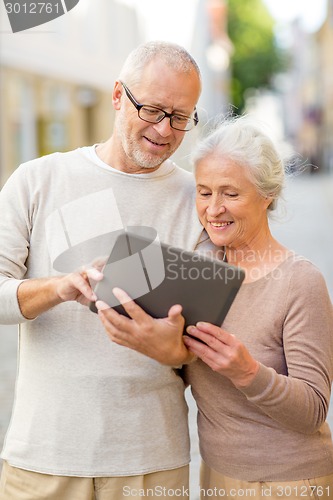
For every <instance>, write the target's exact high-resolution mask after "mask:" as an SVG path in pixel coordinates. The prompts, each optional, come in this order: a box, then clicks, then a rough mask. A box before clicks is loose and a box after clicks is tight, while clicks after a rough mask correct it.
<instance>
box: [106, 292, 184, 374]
mask: <svg viewBox="0 0 333 500" xmlns="http://www.w3.org/2000/svg"><path fill="white" fill-rule="evenodd" d="M112 291H113V294H114V295H115V297H116V298H117V299H118V300H119V302H120V303H121V304H122V306H123V308H124V309H125V311H126V312H127V314H128V315H129V316H130V318H127V317H126V316H124V315H122V314H119V313H117V311H115V310H114V309H112V308H110V307H109V306H108V305H107V304H105V303H104V302H102V301H97V302H96V307H97V309H98V312H99V315H100V318H101V321H102V323H103V325H104V327H105V329H106V332H107V334H108V336H109V337H110V339H111V340H112V341H113V342H116V343H117V344H119V345H122V346H125V347H129V348H130V349H134V350H135V351H137V352H140V353H141V354H145V355H146V356H149V357H150V358H153V359H155V360H156V361H159V362H160V363H162V364H165V365H169V366H180V365H182V364H184V363H189V362H190V361H191V360H192V359H194V356H193V355H192V354H191V353H190V352H189V351H188V350H187V348H186V346H185V345H184V342H183V330H184V318H183V316H182V315H181V312H182V307H181V306H180V305H174V306H172V307H171V308H170V309H169V312H168V316H167V317H166V318H161V319H154V318H152V317H151V316H149V314H147V313H145V311H144V310H143V309H141V307H140V306H138V305H137V304H136V303H135V302H133V301H132V300H131V298H130V297H129V296H128V295H127V294H126V293H125V292H124V291H123V290H120V289H119V288H114V289H113V290H112Z"/></svg>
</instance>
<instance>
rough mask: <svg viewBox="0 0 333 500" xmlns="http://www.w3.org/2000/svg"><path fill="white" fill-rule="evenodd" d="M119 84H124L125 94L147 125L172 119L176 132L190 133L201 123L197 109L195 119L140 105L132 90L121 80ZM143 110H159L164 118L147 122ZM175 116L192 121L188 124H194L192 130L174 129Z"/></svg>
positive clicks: (147, 105)
mask: <svg viewBox="0 0 333 500" xmlns="http://www.w3.org/2000/svg"><path fill="white" fill-rule="evenodd" d="M119 82H120V83H121V84H122V86H123V87H124V90H125V93H126V95H127V97H128V99H129V100H130V101H131V103H132V104H133V106H134V107H135V109H136V110H137V112H138V117H139V118H140V120H142V121H144V122H146V123H155V124H156V123H161V121H163V120H164V118H169V119H170V127H171V128H172V129H174V130H178V132H189V131H190V130H192V129H193V128H194V127H196V126H197V125H198V123H199V117H198V113H197V110H196V108H194V112H193V113H194V114H193V117H192V116H186V115H182V114H178V113H168V112H167V111H164V109H161V108H158V107H157V106H152V105H150V104H140V103H139V102H138V101H137V100H136V99H135V97H134V95H133V94H132V92H131V91H130V89H129V88H128V87H127V85H126V84H125V83H124V82H122V81H121V80H119ZM142 108H153V109H157V110H158V111H161V112H162V113H163V115H164V116H162V118H161V119H160V120H158V121H149V120H145V119H144V118H142V117H141V116H140V111H141V109H142ZM175 116H180V117H181V118H187V120H192V122H191V121H188V124H191V123H193V125H192V126H191V128H189V129H182V128H177V127H174V126H173V124H172V121H173V118H174V117H175Z"/></svg>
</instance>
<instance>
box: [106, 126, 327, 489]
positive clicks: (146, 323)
mask: <svg viewBox="0 0 333 500" xmlns="http://www.w3.org/2000/svg"><path fill="white" fill-rule="evenodd" d="M193 158H194V165H195V177H196V185H197V202H196V203H197V210H198V215H199V218H200V221H201V223H202V226H203V228H204V230H205V231H206V232H207V234H208V236H209V238H210V240H211V242H212V243H213V244H214V245H215V246H216V247H219V248H223V249H224V252H225V260H226V261H227V262H228V263H230V264H233V265H235V266H240V267H241V268H242V269H243V270H244V271H245V275H246V278H245V280H244V283H243V285H242V287H241V289H240V291H239V293H238V295H237V296H236V299H235V301H234V303H233V305H232V306H231V309H230V310H229V313H228V315H227V317H226V319H225V321H224V323H223V327H222V328H219V327H217V326H214V325H211V324H208V323H198V324H197V325H195V326H190V327H188V330H187V331H188V333H189V334H190V335H191V337H189V336H184V344H185V345H186V347H187V349H188V351H190V352H191V353H192V354H194V355H195V356H196V357H197V358H198V359H197V360H196V361H195V362H193V363H190V364H188V365H187V366H186V367H185V369H184V372H185V380H186V382H187V383H189V384H190V385H191V388H192V393H193V396H194V398H195V400H196V403H197V406H198V429H199V439H200V451H201V456H202V459H203V463H202V468H201V498H203V499H204V498H212V496H213V495H214V494H215V495H216V496H215V497H214V496H213V498H218V497H219V496H227V495H228V496H234V497H236V498H238V497H241V496H242V497H243V496H246V495H247V496H250V494H251V497H252V498H263V497H270V498H274V499H275V498H276V499H277V498H299V497H306V498H310V497H313V498H331V497H333V445H332V438H331V434H330V430H329V427H328V424H327V423H326V422H325V419H326V416H327V411H328V407H329V401H330V389H331V382H332V377H333V311H332V304H331V301H330V298H329V294H328V291H327V288H326V285H325V281H324V279H323V276H322V275H321V273H320V272H319V271H318V269H317V268H316V267H315V266H314V265H313V264H311V262H309V261H308V260H306V259H305V258H303V257H301V256H298V255H296V254H295V253H294V252H293V251H291V250H289V249H288V248H286V247H284V246H283V245H281V243H279V242H278V241H277V240H276V239H275V238H274V237H273V236H272V234H271V232H270V229H269V224H268V214H269V212H270V211H271V210H273V209H274V208H275V205H276V202H277V199H278V198H279V196H280V194H281V190H282V186H283V183H284V165H283V162H282V160H281V158H280V156H279V154H278V152H277V150H276V148H275V147H274V145H273V143H272V141H271V140H270V139H269V137H268V136H267V135H266V134H265V133H263V132H262V131H261V130H260V129H259V128H258V127H257V126H256V125H253V123H251V120H250V119H249V118H246V117H245V118H244V117H243V118H239V119H231V120H228V121H226V122H224V123H223V124H222V125H220V126H219V128H217V129H216V130H215V131H214V132H213V133H211V134H210V135H209V136H208V137H207V138H206V139H204V140H203V141H202V142H201V144H200V145H199V146H198V148H197V150H196V151H195V153H194V156H193ZM116 293H117V294H118V297H119V298H120V299H121V301H123V302H124V301H125V300H126V295H125V294H124V293H123V292H122V291H120V292H119V291H118V292H116ZM103 307H106V306H105V305H103V304H102V305H101V304H100V308H101V311H102V312H101V317H102V321H103V323H104V325H105V327H106V330H107V331H108V334H109V336H110V338H111V339H112V340H114V341H116V342H118V343H121V344H123V345H127V346H129V347H132V348H134V349H136V350H141V352H144V354H147V355H149V356H151V357H154V358H155V359H158V360H164V361H165V362H166V363H170V364H171V363H172V362H174V361H175V360H177V361H179V360H181V359H182V361H183V362H184V361H185V362H186V361H189V354H188V352H185V350H184V346H183V345H182V343H181V341H180V339H181V327H182V323H181V320H180V307H179V306H174V307H173V309H172V310H170V313H169V317H168V318H165V319H162V320H154V319H152V318H151V317H149V316H148V315H146V314H145V313H144V312H143V311H142V310H141V309H140V308H139V307H138V306H137V305H136V304H134V303H133V302H128V303H127V304H126V305H125V307H126V309H127V311H128V312H129V314H130V315H131V316H132V318H133V319H129V318H125V317H119V316H118V315H117V313H116V312H115V311H113V310H110V309H108V310H105V309H104V310H103ZM164 338H165V339H167V341H166V342H164ZM161 339H162V340H161ZM196 339H198V340H200V341H201V342H199V341H198V340H196ZM202 341H203V342H202ZM172 342H174V343H173V344H172ZM161 344H163V347H159V346H161ZM149 345H150V347H149ZM140 346H141V347H140ZM166 346H167V347H166ZM166 349H169V352H166ZM161 353H162V354H161Z"/></svg>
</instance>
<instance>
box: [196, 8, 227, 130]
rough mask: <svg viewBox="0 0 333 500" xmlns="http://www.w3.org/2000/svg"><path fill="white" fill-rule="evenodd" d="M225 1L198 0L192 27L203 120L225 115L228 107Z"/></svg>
mask: <svg viewBox="0 0 333 500" xmlns="http://www.w3.org/2000/svg"><path fill="white" fill-rule="evenodd" d="M227 26H228V6H227V2H226V0H199V1H198V10H197V17H196V22H195V25H194V30H193V41H192V53H193V55H194V57H195V58H196V60H197V62H198V64H199V66H200V69H201V72H202V79H203V90H202V95H201V98H200V101H199V103H200V106H201V108H202V114H203V117H204V119H206V120H211V119H214V118H215V117H216V116H218V115H223V114H225V113H226V112H227V111H228V109H229V106H230V75H231V68H230V56H231V54H232V51H233V46H232V43H231V41H230V39H229V36H228V31H227Z"/></svg>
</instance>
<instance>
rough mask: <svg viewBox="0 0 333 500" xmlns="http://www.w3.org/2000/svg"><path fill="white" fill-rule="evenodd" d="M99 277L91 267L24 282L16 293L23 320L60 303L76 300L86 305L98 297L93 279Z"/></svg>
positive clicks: (32, 317) (99, 273)
mask: <svg viewBox="0 0 333 500" xmlns="http://www.w3.org/2000/svg"><path fill="white" fill-rule="evenodd" d="M102 278H103V274H102V273H101V272H100V271H99V270H97V269H94V268H91V269H86V270H81V271H80V272H76V273H70V274H66V275H64V276H55V277H52V278H40V279H30V280H26V281H23V282H22V283H21V284H20V286H19V288H18V292H17V298H18V303H19V306H20V309H21V313H22V314H23V316H24V317H25V318H26V319H34V318H36V317H37V316H39V314H41V313H43V312H45V311H48V310H49V309H51V308H52V307H54V306H56V305H58V304H61V302H67V301H70V300H76V301H77V302H79V303H80V304H84V305H88V304H89V302H91V301H95V300H96V298H97V297H96V295H95V293H94V292H93V289H92V286H93V282H96V281H100V280H101V279H102Z"/></svg>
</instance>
